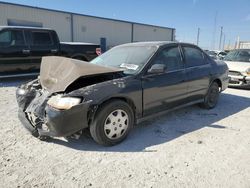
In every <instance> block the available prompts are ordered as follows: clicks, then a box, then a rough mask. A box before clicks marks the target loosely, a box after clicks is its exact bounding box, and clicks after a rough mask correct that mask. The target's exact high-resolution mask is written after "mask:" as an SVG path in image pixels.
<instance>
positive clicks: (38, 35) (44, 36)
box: [32, 31, 53, 46]
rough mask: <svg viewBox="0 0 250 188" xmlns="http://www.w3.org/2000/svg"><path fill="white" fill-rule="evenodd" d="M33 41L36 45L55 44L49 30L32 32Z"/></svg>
mask: <svg viewBox="0 0 250 188" xmlns="http://www.w3.org/2000/svg"><path fill="white" fill-rule="evenodd" d="M32 41H33V45H35V46H50V45H53V42H52V40H51V37H50V33H49V32H37V31H35V32H32Z"/></svg>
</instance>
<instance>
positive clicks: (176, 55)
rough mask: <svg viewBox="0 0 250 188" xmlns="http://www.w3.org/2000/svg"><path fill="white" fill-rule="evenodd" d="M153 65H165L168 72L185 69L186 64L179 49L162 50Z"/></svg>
mask: <svg viewBox="0 0 250 188" xmlns="http://www.w3.org/2000/svg"><path fill="white" fill-rule="evenodd" d="M153 64H163V65H165V69H166V72H171V71H177V70H180V69H183V68H184V63H183V61H182V58H181V54H180V51H179V48H178V47H172V48H166V49H164V50H162V51H161V52H160V53H159V54H158V55H157V56H156V58H155V60H154V63H153Z"/></svg>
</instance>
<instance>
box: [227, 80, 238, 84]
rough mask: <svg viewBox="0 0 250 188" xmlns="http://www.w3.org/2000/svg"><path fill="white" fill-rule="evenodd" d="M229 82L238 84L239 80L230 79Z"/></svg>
mask: <svg viewBox="0 0 250 188" xmlns="http://www.w3.org/2000/svg"><path fill="white" fill-rule="evenodd" d="M229 83H230V84H239V83H240V82H239V81H234V80H230V81H229Z"/></svg>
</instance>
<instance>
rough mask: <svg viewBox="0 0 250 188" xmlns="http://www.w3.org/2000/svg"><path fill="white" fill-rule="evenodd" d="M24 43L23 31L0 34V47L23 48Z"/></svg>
mask: <svg viewBox="0 0 250 188" xmlns="http://www.w3.org/2000/svg"><path fill="white" fill-rule="evenodd" d="M24 43H25V42H24V37H23V32H22V31H19V30H16V31H3V32H1V33H0V47H10V46H22V45H24Z"/></svg>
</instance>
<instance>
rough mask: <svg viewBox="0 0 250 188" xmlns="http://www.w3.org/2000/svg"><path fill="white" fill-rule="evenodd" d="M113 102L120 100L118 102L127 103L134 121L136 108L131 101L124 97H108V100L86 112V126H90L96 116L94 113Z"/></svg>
mask: <svg viewBox="0 0 250 188" xmlns="http://www.w3.org/2000/svg"><path fill="white" fill-rule="evenodd" d="M115 100H120V101H123V102H125V103H127V104H128V105H129V106H130V107H131V109H132V111H133V114H134V120H135V119H136V106H135V104H134V102H133V100H132V99H130V98H128V97H125V96H114V97H110V98H108V99H105V100H103V101H101V102H100V103H99V104H97V105H94V106H92V108H90V109H89V111H88V126H89V125H90V124H91V122H92V121H93V119H94V117H95V116H96V113H97V112H98V110H100V109H101V108H102V106H104V105H105V104H107V103H110V102H111V101H115Z"/></svg>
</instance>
